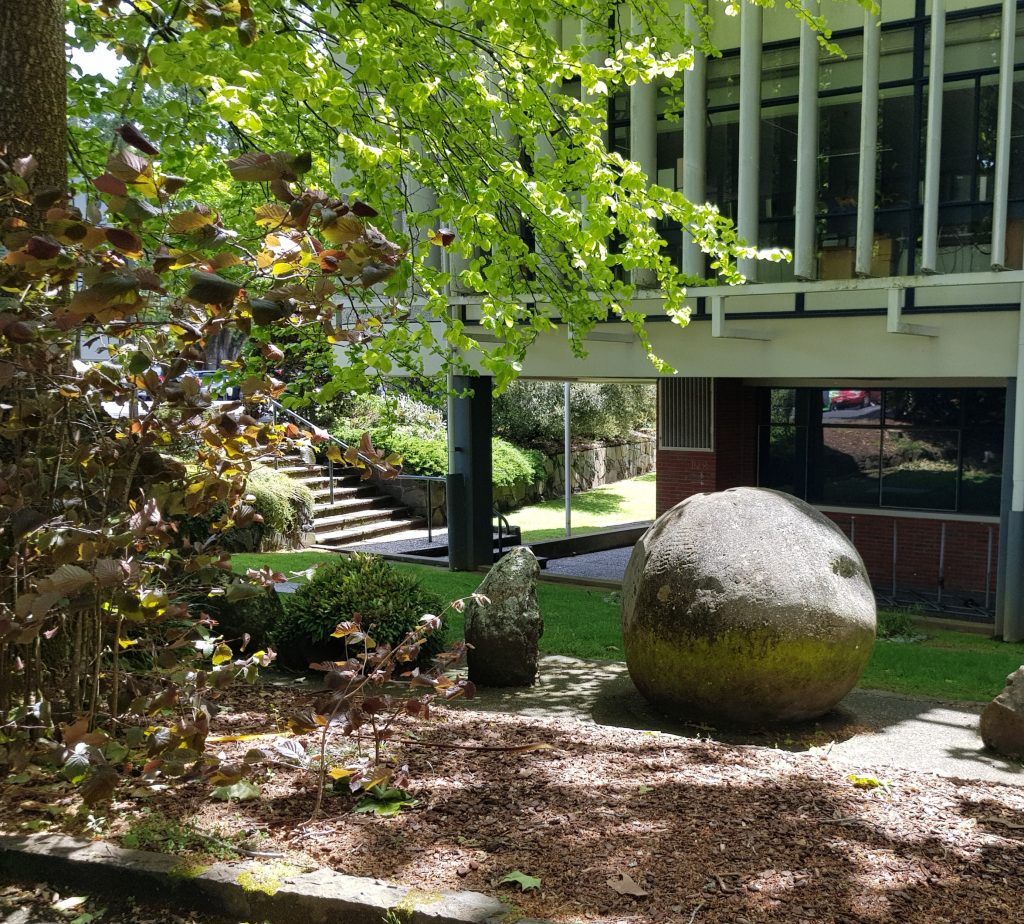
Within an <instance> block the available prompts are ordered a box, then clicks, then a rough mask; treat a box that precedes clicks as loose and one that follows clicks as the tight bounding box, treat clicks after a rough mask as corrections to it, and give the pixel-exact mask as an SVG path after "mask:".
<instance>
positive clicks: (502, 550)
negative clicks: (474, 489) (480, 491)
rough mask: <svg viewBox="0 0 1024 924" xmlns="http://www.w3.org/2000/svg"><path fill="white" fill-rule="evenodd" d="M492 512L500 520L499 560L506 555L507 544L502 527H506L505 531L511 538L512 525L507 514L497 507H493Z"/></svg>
mask: <svg viewBox="0 0 1024 924" xmlns="http://www.w3.org/2000/svg"><path fill="white" fill-rule="evenodd" d="M492 510H493V515H494V516H496V517H497V518H498V558H501V556H502V555H504V554H505V542H504V538H503V536H504V533H503V530H502V527H504V531H505V532H507V533H508V534H509V536H511V535H512V524H511V523H509V521H508V517H506V516H505V514H503V513H502V512H501V511H500V510H499V509H498V508H497V507H493V508H492Z"/></svg>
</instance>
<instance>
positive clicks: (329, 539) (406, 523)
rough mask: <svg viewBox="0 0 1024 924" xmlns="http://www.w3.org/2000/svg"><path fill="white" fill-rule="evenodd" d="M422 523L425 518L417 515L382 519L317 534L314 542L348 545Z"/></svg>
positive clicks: (402, 530) (421, 525)
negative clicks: (363, 524)
mask: <svg viewBox="0 0 1024 924" xmlns="http://www.w3.org/2000/svg"><path fill="white" fill-rule="evenodd" d="M424 525H426V520H424V519H422V518H419V517H417V518H414V519H400V520H383V521H381V522H379V523H368V524H366V525H365V526H362V527H355V528H353V529H343V530H339V531H337V532H329V533H324V534H323V535H318V536H317V537H316V544H317V545H328V546H334V547H339V546H343V545H350V544H352V543H354V542H362V541H363V540H366V539H374V538H376V537H378V536H386V535H388V534H389V533H399V532H404V531H405V530H407V529H422V528H423V526H424Z"/></svg>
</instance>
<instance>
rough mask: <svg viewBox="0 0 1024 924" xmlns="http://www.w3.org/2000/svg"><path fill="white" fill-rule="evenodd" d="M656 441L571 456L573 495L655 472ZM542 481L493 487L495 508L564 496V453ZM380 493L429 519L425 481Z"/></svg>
mask: <svg viewBox="0 0 1024 924" xmlns="http://www.w3.org/2000/svg"><path fill="white" fill-rule="evenodd" d="M656 447H657V440H656V439H655V438H654V437H653V436H650V437H638V438H637V439H635V440H634V441H632V442H629V443H619V444H616V445H608V446H604V445H602V446H594V447H593V448H591V449H579V450H576V451H575V452H574V453H573V454H572V490H573V493H574V494H576V493H579V492H581V491H589V490H591V489H592V488H598V487H600V486H601V485H603V484H610V483H611V482H614V481H623V480H625V479H626V478H635V477H636V476H637V475H645V474H647V473H648V472H651V471H654V464H655V456H656ZM544 472H545V477H544V480H543V481H537V482H520V483H517V484H513V485H510V486H508V487H498V486H497V485H495V487H494V506H495V507H497V508H498V509H499V510H501V511H509V510H515V509H516V508H518V507H522V506H524V505H526V504H534V503H537V502H538V501H542V500H549V499H551V498H554V497H562V496H563V493H564V488H563V485H564V483H565V454H564V453H558V454H556V455H552V456H546V457H545V459H544ZM380 488H381V490H383V491H385V492H386V493H387V494H389V495H391V496H392V497H394V498H395V500H397V501H399V502H400V503H401V504H403V505H404V506H406V507H410V508H411V509H412V510H414V511H415V512H416V513H417V514H418V515H419V516H426V512H427V485H426V482H425V481H412V480H405V479H401V480H399V481H387V482H381V483H380ZM430 502H431V506H432V508H433V522H434V525H435V526H443V525H444V524H445V486H444V484H443V483H441V482H434V483H433V484H432V485H431V488H430Z"/></svg>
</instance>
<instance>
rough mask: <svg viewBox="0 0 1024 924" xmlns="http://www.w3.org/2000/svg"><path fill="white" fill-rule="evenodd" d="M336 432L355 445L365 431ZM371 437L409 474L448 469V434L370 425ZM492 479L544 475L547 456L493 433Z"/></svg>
mask: <svg viewBox="0 0 1024 924" xmlns="http://www.w3.org/2000/svg"><path fill="white" fill-rule="evenodd" d="M333 434H334V436H336V437H337V438H338V439H340V440H342V441H343V442H346V443H348V444H350V445H356V444H357V443H358V442H359V438H360V436H361V435H362V432H361V431H359V430H357V429H356V428H355V427H352V426H348V425H343V426H339V427H335V429H334V430H333ZM369 434H370V439H371V440H373V445H374V446H375V447H376V448H377V449H382V450H384V451H385V452H389V453H391V452H395V453H398V454H399V455H400V456H401V457H402V468H403V471H405V472H406V473H407V474H410V475H444V474H446V473H447V472H448V438H447V436H446V435H445V434H444V432H443V431H442V433H441V434H440V435H439V436H433V437H423V436H416V435H415V434H413V433H410V432H408V431H405V430H396V429H390V430H389V429H384V428H378V429H371V430H370V431H369ZM491 459H492V464H493V481H494V484H495V486H496V487H499V488H507V487H511V486H512V485H514V484H527V483H532V482H534V481H541V480H543V478H544V461H543V460H544V456H543V454H542V453H540V452H537V451H536V450H529V449H519V448H518V447H516V446H513V445H512V444H511V443H509V442H506V441H505V440H503V439H501V437H497V436H496V437H494V438H493V439H492V440H491Z"/></svg>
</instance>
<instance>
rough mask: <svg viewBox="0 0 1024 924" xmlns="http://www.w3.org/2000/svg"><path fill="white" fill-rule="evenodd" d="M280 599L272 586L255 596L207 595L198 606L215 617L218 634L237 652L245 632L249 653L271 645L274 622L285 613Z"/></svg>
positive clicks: (275, 623) (279, 619) (274, 627)
mask: <svg viewBox="0 0 1024 924" xmlns="http://www.w3.org/2000/svg"><path fill="white" fill-rule="evenodd" d="M281 599H282V596H280V595H278V593H277V591H276V590H274V588H273V587H267V588H265V589H264V590H263V591H262V592H261V593H260V594H259V595H258V596H254V597H247V598H246V599H244V600H228V599H227V598H226V597H224V596H216V597H208V598H206V599H205V600H203V601H202V603H201V605H200V608H201V609H203V610H206V612H208V613H209V614H210V615H211V616H212V617H213V618H214V619H216V620H217V629H216V632H217V634H218V635H222V636H224V639H225V641H227V642H228V643H229V644H230V645H231V647H232V648H234V649H235V650H236V651H240V650H241V648H242V638H243V636H245V635H248V636H249V644H248V645H246V646H245V652H246V653H249V654H251V653H252V652H254V651H265V650H266V649H267V648H270V647H272V644H273V639H274V633H275V632H276V630H277V624H278V623H279V622H280V621H281V618H282V616H283V614H284V607H283V606H282V604H281Z"/></svg>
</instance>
